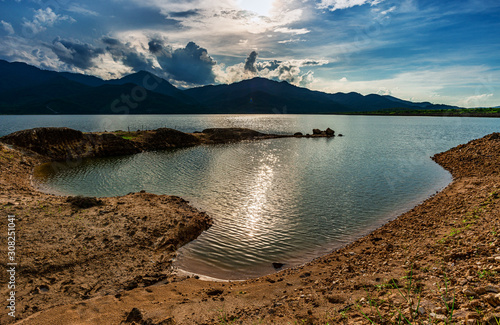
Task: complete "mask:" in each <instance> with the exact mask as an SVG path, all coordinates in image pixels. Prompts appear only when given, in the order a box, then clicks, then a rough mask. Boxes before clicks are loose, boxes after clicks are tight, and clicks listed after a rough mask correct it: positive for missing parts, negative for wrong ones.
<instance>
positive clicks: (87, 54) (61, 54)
mask: <svg viewBox="0 0 500 325" xmlns="http://www.w3.org/2000/svg"><path fill="white" fill-rule="evenodd" d="M49 47H50V48H51V49H52V51H53V52H54V53H55V54H56V55H57V57H58V58H59V60H61V61H62V62H64V63H67V64H69V65H71V66H75V67H78V68H81V69H88V68H91V67H93V66H94V65H95V64H94V62H93V59H94V58H96V57H97V56H99V54H102V53H104V51H103V50H102V49H99V48H95V47H93V46H92V45H90V44H85V43H81V42H79V41H69V40H63V39H61V38H59V37H58V38H56V39H55V40H54V41H53V42H52V44H51V45H50V46H49Z"/></svg>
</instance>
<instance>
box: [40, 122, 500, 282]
mask: <svg viewBox="0 0 500 325" xmlns="http://www.w3.org/2000/svg"><path fill="white" fill-rule="evenodd" d="M100 118H102V117H82V120H81V121H80V122H81V125H80V127H75V126H78V123H77V121H75V120H72V121H73V123H74V124H73V127H74V128H78V129H82V130H85V131H96V129H95V128H96V127H99V123H95V121H96V120H98V119H100ZM130 118H132V119H133V120H127V121H126V122H124V123H127V124H133V123H135V124H134V125H137V124H142V123H144V124H145V125H148V128H155V127H158V126H161V125H160V124H164V125H163V126H169V127H174V126H176V127H177V128H178V129H181V130H183V131H195V130H202V129H203V128H206V127H250V128H253V129H256V130H258V131H263V132H272V133H293V132H296V131H300V132H304V133H306V132H310V130H311V129H312V128H313V127H314V128H322V129H325V128H326V127H331V128H333V129H334V130H336V131H337V132H341V133H343V134H344V135H345V136H344V137H336V138H330V139H326V138H318V139H296V138H285V139H272V140H264V141H257V142H243V143H238V144H227V145H214V146H199V147H194V148H188V149H179V150H170V151H162V152H148V153H141V154H137V155H133V156H127V157H114V158H105V159H91V160H84V161H74V162H71V165H72V166H71V167H70V168H62V169H59V170H58V171H57V172H54V171H50V170H49V171H48V172H47V173H45V174H44V177H43V178H42V179H40V181H41V185H42V187H43V189H44V190H45V191H48V192H54V193H64V194H73V195H76V194H82V195H90V196H115V195H123V194H127V193H129V192H135V191H140V190H146V191H148V192H152V193H157V194H171V195H178V196H181V197H184V198H186V199H188V200H190V201H191V203H192V204H194V205H195V206H196V207H198V208H200V209H202V210H204V211H206V212H208V213H209V214H210V215H211V216H212V217H213V218H214V220H215V223H214V226H213V227H212V228H211V229H209V230H208V231H207V232H205V233H203V234H202V235H201V236H200V237H199V238H198V239H197V240H195V241H193V242H191V243H189V244H188V245H186V246H184V247H183V248H181V250H180V256H179V258H178V259H177V261H176V262H175V265H176V266H177V267H179V268H181V269H183V270H187V271H190V272H194V273H199V274H202V275H207V276H212V277H216V278H225V279H243V278H248V277H255V276H260V275H263V274H266V273H270V272H272V271H273V268H272V265H271V263H273V262H280V263H284V264H286V265H287V266H293V265H297V264H301V263H303V262H306V261H308V260H310V259H312V258H314V257H316V256H319V255H322V254H324V253H327V252H328V251H330V250H332V249H334V248H336V247H339V246H340V245H343V244H345V243H347V242H349V241H351V240H353V239H354V238H357V237H359V236H361V235H362V234H365V233H366V232H368V231H370V230H372V229H374V228H375V227H377V226H379V225H380V224H382V223H384V222H386V221H387V220H389V219H391V218H394V217H395V216H397V215H398V214H400V213H401V212H404V211H406V210H408V209H410V208H411V207H413V206H414V205H416V204H418V203H419V202H421V201H423V200H424V199H425V198H427V197H429V196H430V195H432V194H434V193H435V192H436V191H438V190H441V189H442V188H443V187H445V186H446V185H447V184H448V183H449V182H450V180H451V176H450V175H449V173H448V172H446V171H445V170H444V169H442V168H441V167H440V166H438V165H437V164H435V163H434V162H433V161H432V160H431V159H430V156H432V155H434V154H435V153H437V152H440V151H444V150H447V149H449V148H451V147H453V146H456V145H458V144H460V143H465V142H467V141H469V140H472V139H474V138H478V137H481V136H484V135H486V134H488V133H491V132H493V131H497V128H496V126H497V123H498V120H496V119H478V118H442V117H365V116H290V115H286V116H284V115H262V116H235V115H223V116H161V117H160V116H157V117H153V116H132V117H130ZM77 119H78V118H77ZM94 119H96V120H94ZM132 122H133V123H132ZM64 123H67V121H64ZM174 124H175V125H174ZM115 128H116V129H127V126H126V125H125V124H121V125H118V124H117V125H116V126H115Z"/></svg>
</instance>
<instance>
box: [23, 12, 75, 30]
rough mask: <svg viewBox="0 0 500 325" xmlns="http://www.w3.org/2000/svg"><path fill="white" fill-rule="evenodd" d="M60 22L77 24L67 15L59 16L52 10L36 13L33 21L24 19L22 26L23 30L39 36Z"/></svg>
mask: <svg viewBox="0 0 500 325" xmlns="http://www.w3.org/2000/svg"><path fill="white" fill-rule="evenodd" d="M60 21H69V22H76V20H74V19H73V18H71V17H70V16H66V15H58V14H56V13H55V12H54V11H52V8H50V7H49V8H46V9H45V10H43V9H38V10H36V11H35V15H34V16H33V20H31V21H29V20H26V19H24V22H23V24H22V26H23V30H24V31H25V32H27V33H30V34H33V35H34V34H38V33H40V32H43V31H45V30H46V29H47V27H52V26H54V24H56V23H57V22H60Z"/></svg>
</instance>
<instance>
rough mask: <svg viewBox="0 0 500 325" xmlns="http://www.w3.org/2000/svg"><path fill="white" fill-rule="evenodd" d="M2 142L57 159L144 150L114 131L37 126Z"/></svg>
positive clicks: (113, 154) (16, 133) (8, 136)
mask: <svg viewBox="0 0 500 325" xmlns="http://www.w3.org/2000/svg"><path fill="white" fill-rule="evenodd" d="M0 141H2V142H4V143H7V144H11V145H14V146H16V147H19V148H22V149H25V150H30V151H33V152H36V153H38V154H41V155H43V156H46V157H48V158H50V159H53V160H66V159H78V158H86V157H109V156H118V155H127V154H133V153H137V152H140V151H141V149H139V148H137V147H136V146H135V145H134V143H132V142H131V141H128V140H125V139H123V138H120V137H117V136H116V135H114V134H84V133H82V132H81V131H77V130H73V129H69V128H54V127H48V128H36V129H29V130H23V131H18V132H14V133H12V134H9V135H6V136H4V137H2V138H0Z"/></svg>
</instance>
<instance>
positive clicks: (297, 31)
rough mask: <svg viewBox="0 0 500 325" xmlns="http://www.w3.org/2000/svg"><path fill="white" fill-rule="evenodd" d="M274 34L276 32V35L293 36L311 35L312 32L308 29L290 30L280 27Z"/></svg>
mask: <svg viewBox="0 0 500 325" xmlns="http://www.w3.org/2000/svg"><path fill="white" fill-rule="evenodd" d="M274 32H276V33H284V34H293V35H303V34H307V33H309V32H310V30H308V29H306V28H300V29H291V28H288V27H280V28H276V29H275V30H274Z"/></svg>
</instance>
